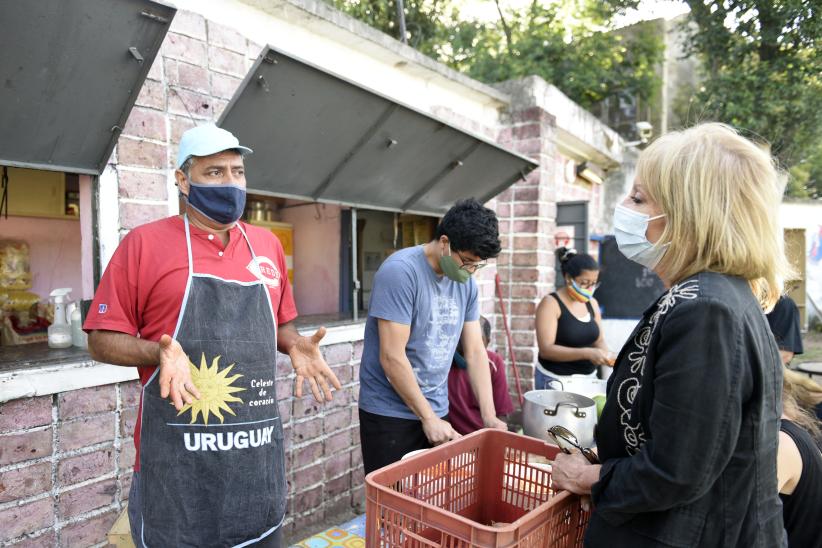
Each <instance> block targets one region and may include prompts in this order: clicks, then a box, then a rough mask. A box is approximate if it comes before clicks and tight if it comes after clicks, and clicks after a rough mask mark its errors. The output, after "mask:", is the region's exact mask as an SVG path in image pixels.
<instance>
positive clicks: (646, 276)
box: [594, 236, 665, 319]
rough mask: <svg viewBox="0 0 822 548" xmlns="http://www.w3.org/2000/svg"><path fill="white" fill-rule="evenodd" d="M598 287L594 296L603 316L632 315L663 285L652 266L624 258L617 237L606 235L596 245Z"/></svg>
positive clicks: (618, 316) (640, 312)
mask: <svg viewBox="0 0 822 548" xmlns="http://www.w3.org/2000/svg"><path fill="white" fill-rule="evenodd" d="M599 267H600V271H599V284H600V285H599V288H597V290H596V293H594V297H596V300H597V301H598V302H599V306H600V307H601V308H602V317H603V318H625V319H634V318H640V317H642V313H643V312H644V311H645V309H646V308H648V307H649V306H650V305H651V304H653V302H654V301H655V300H656V299H657V297H659V296H660V295H661V294H662V293H663V292H664V291H665V286H664V285H663V284H662V280H660V279H659V276H657V275H656V274H654V272H653V271H652V270H648V269H647V268H645V267H644V266H642V265H640V264H637V263H635V262H633V261H631V260H628V259H626V258H625V256H624V255H623V254H622V253H620V252H619V248H617V244H616V239H615V238H614V237H613V236H606V237H605V238H603V239H602V241H601V242H600V246H599Z"/></svg>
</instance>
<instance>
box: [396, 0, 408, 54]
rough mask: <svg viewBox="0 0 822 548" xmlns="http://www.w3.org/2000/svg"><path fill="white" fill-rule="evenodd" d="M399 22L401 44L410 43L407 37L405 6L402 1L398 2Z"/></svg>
mask: <svg viewBox="0 0 822 548" xmlns="http://www.w3.org/2000/svg"><path fill="white" fill-rule="evenodd" d="M397 21H398V22H399V24H400V42H402V43H403V44H407V43H408V37H407V36H406V35H405V6H403V2H402V0H397Z"/></svg>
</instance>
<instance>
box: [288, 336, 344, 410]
mask: <svg viewBox="0 0 822 548" xmlns="http://www.w3.org/2000/svg"><path fill="white" fill-rule="evenodd" d="M323 337H325V327H320V328H319V329H317V331H316V332H315V333H314V334H313V335H311V336H310V337H300V338H298V339H297V340H296V342H295V343H294V345H293V346H292V347H291V350H289V352H288V355H289V356H291V366H292V367H293V368H294V372H295V373H296V374H297V379H296V387H295V390H294V395H295V396H297V397H298V398H301V397H302V396H303V381H305V380H307V381H308V384H309V386H310V387H311V393H312V394H314V399H315V400H317V401H318V402H320V403H323V402H326V401H331V399H332V397H333V396H332V394H331V387H330V386H329V384H330V385H331V386H333V387H334V388H335V389H336V390H342V385H341V384H340V381H339V380H338V379H337V376H336V375H334V373H333V372H332V371H331V368H330V367H328V364H327V363H325V358H323V355H322V353H321V352H320V341H321V340H322V338H323Z"/></svg>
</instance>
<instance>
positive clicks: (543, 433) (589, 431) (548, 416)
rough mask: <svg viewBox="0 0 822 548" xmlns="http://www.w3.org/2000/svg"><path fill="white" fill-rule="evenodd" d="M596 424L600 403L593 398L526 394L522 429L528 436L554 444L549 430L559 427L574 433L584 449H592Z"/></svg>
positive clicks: (556, 392)
mask: <svg viewBox="0 0 822 548" xmlns="http://www.w3.org/2000/svg"><path fill="white" fill-rule="evenodd" d="M596 423H597V404H596V402H594V400H592V399H591V398H587V397H585V396H580V395H579V394H573V393H571V392H561V391H559V390H531V391H530V392H526V393H525V405H523V407H522V427H523V431H524V432H525V435H526V436H531V437H533V438H539V439H541V440H545V441H547V442H549V443H554V442H553V440H551V439H550V437H549V436H548V429H549V428H551V427H552V426H554V425H557V424H558V425H560V426H564V427H565V428H567V429H568V430H570V431H571V432H573V434H574V435H575V436H576V437H577V439H578V440H579V444H580V445H581V446H582V447H592V446H593V445H594V426H596Z"/></svg>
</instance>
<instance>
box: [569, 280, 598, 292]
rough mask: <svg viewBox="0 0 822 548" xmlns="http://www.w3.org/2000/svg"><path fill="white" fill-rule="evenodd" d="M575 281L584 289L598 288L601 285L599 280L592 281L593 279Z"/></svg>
mask: <svg viewBox="0 0 822 548" xmlns="http://www.w3.org/2000/svg"><path fill="white" fill-rule="evenodd" d="M574 283H576V284H577V285H578V286H579V287H581V288H582V289H592V290H596V288H598V287H599V282H592V281H589V280H583V281H581V282H578V281H577V280H574Z"/></svg>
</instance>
